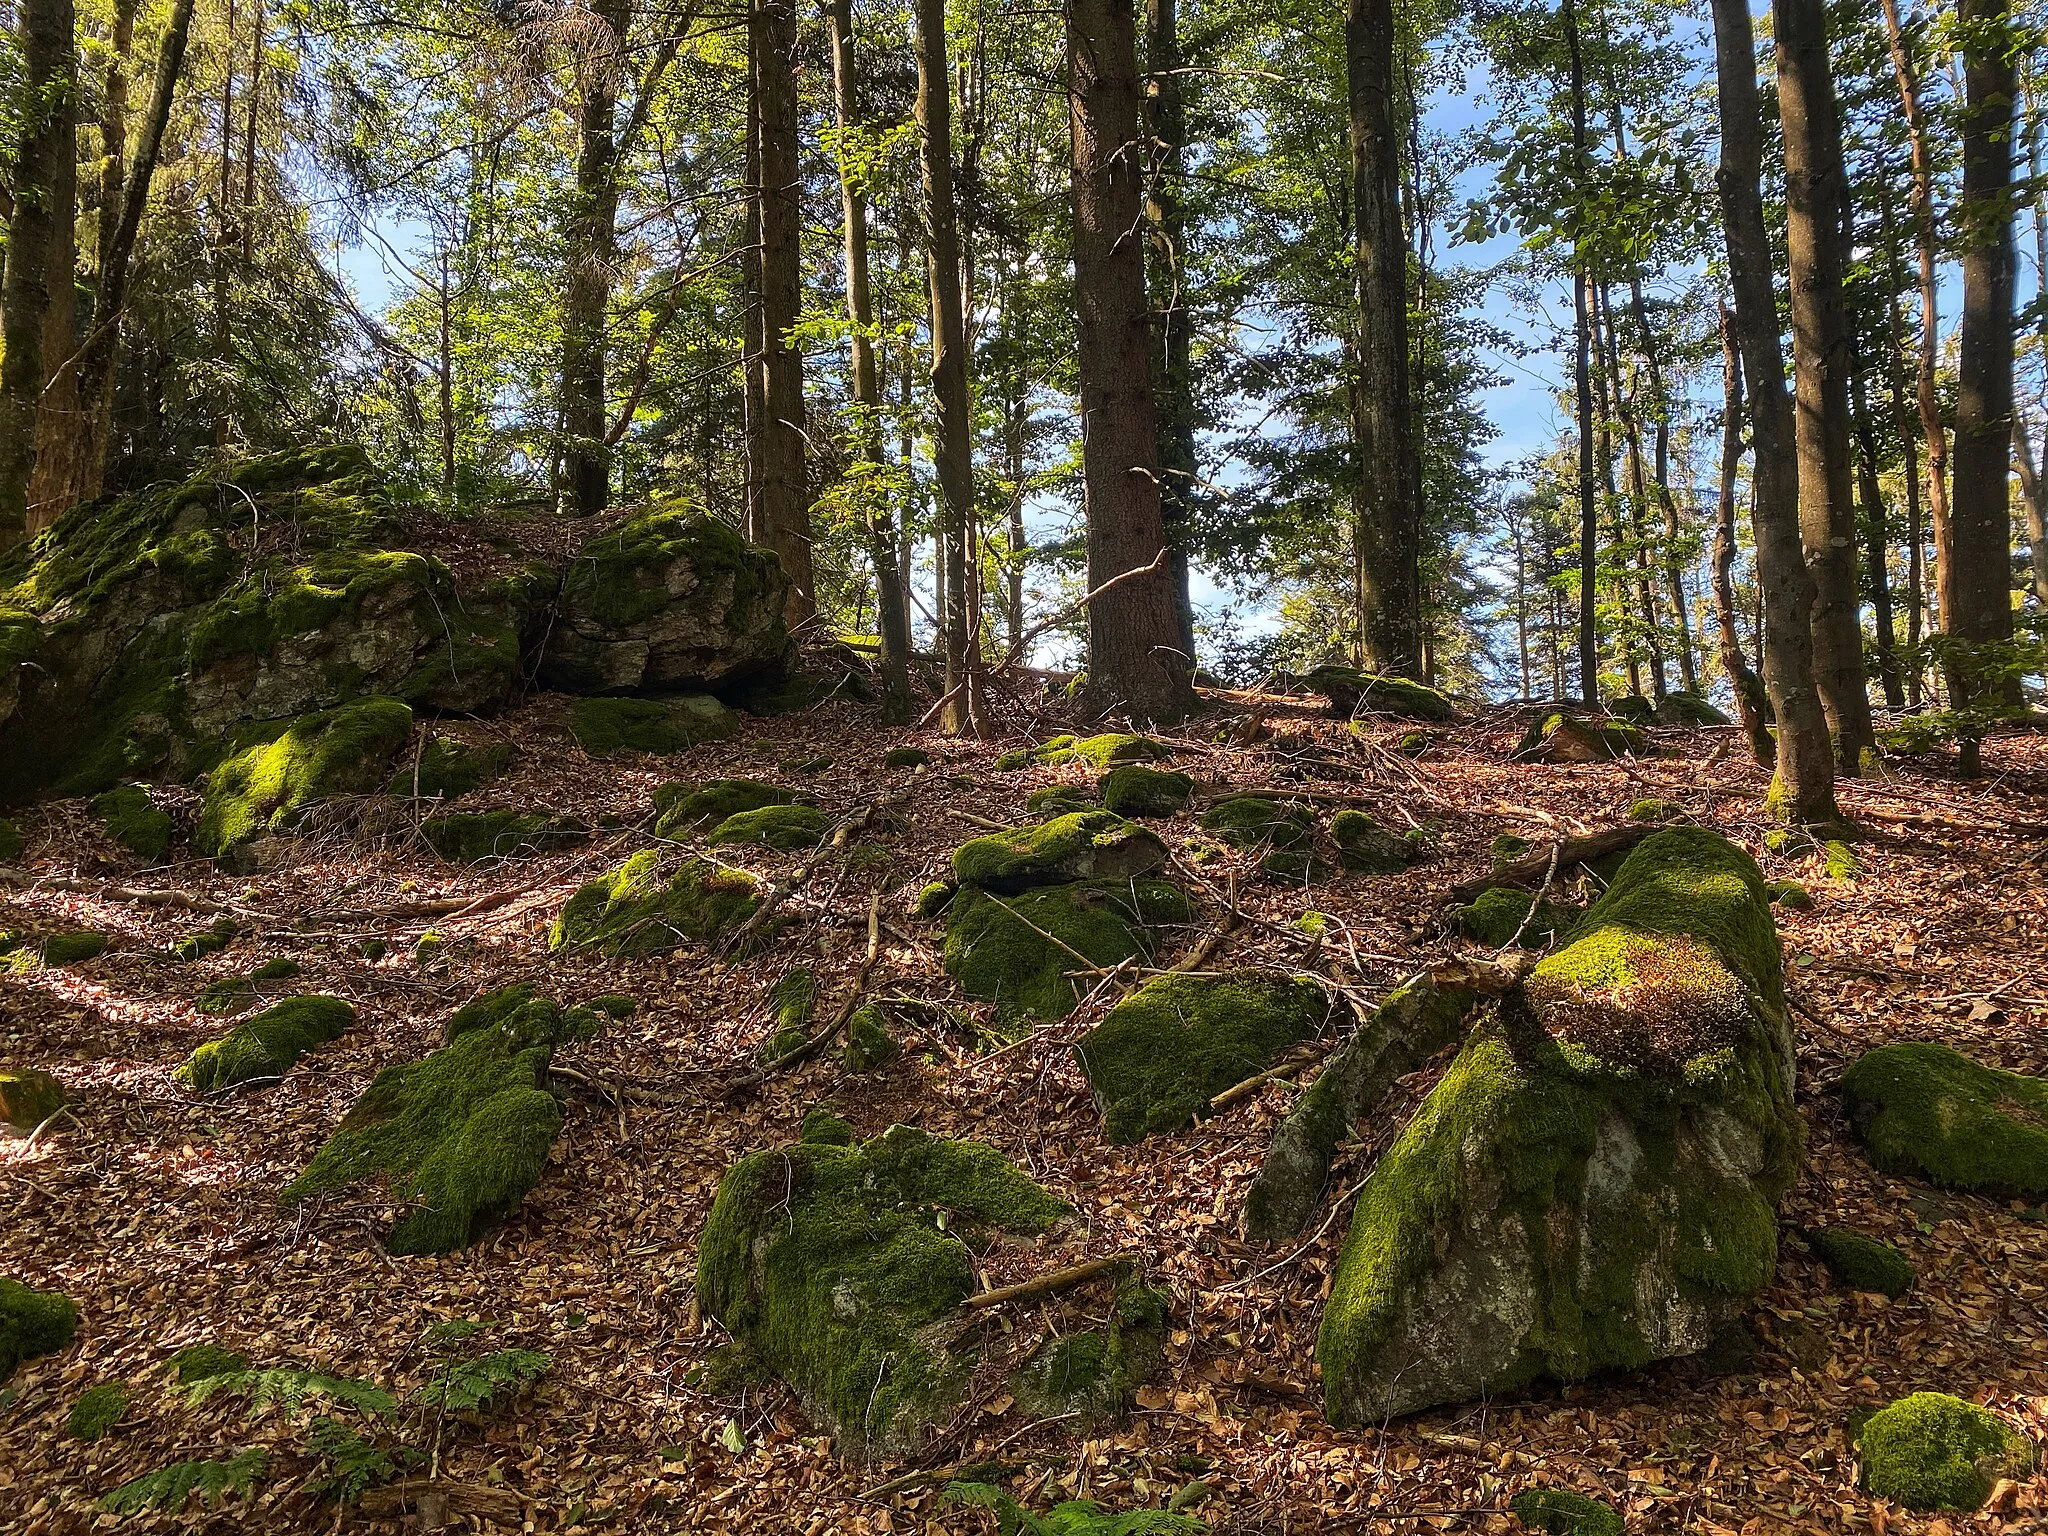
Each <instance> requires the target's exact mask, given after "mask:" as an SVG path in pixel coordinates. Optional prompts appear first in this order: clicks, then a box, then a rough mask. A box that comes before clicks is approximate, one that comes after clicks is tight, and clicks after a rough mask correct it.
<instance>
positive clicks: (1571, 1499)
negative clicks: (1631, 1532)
mask: <svg viewBox="0 0 2048 1536" xmlns="http://www.w3.org/2000/svg"><path fill="white" fill-rule="evenodd" d="M1508 1507H1509V1508H1510V1509H1512V1510H1513V1511H1514V1512H1515V1518H1516V1519H1517V1520H1519V1521H1521V1522H1522V1524H1523V1525H1525V1526H1527V1527H1528V1528H1529V1529H1530V1530H1532V1531H1544V1532H1547V1533H1548V1536H1622V1532H1623V1530H1624V1527H1623V1525H1622V1523H1621V1516H1620V1515H1619V1514H1617V1513H1615V1510H1614V1506H1613V1505H1611V1504H1606V1503H1603V1502H1602V1501H1601V1500H1599V1499H1594V1498H1588V1497H1587V1496H1586V1495H1585V1494H1583V1493H1573V1492H1572V1491H1571V1490H1570V1489H1568V1488H1525V1489H1523V1490H1522V1491H1521V1492H1520V1493H1518V1494H1516V1495H1515V1497H1514V1499H1513V1501H1512V1502H1511V1503H1510V1504H1509V1505H1508Z"/></svg>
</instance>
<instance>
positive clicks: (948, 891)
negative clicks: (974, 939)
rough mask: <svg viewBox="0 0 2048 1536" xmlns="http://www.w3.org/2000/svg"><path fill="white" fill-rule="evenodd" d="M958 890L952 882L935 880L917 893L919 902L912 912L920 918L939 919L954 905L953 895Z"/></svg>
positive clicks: (914, 905)
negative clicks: (939, 916) (942, 913)
mask: <svg viewBox="0 0 2048 1536" xmlns="http://www.w3.org/2000/svg"><path fill="white" fill-rule="evenodd" d="M957 890H959V887H958V886H957V885H954V884H952V883H951V882H950V881H946V880H933V881H931V882H929V883H928V884H927V885H926V886H925V888H924V889H923V890H921V891H919V892H918V893H917V900H916V902H915V903H913V904H912V906H911V909H910V910H911V912H912V913H913V914H914V915H916V916H918V917H922V918H934V917H937V916H938V915H939V914H940V913H941V912H943V911H945V910H946V908H947V907H948V906H950V905H951V904H952V901H953V893H954V892H955V891H957Z"/></svg>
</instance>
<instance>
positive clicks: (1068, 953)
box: [945, 879, 1194, 1019]
mask: <svg viewBox="0 0 2048 1536" xmlns="http://www.w3.org/2000/svg"><path fill="white" fill-rule="evenodd" d="M1193 917H1194V908H1193V906H1192V905H1191V904H1190V903H1189V901H1188V898H1187V896H1186V894H1185V893H1184V892H1182V891H1181V890H1180V889H1179V888H1178V887H1176V886H1172V885H1168V884H1166V883H1165V882H1164V881H1162V880H1145V879H1134V880H1104V881H1101V882H1083V883H1081V884H1077V885H1047V886H1039V887H1037V888H1035V889H1032V890H1028V891H1024V892H1023V893H1021V894H1019V895H1016V896H996V895H992V894H990V893H989V892H986V891H981V890H977V889H975V888H974V887H972V886H963V887H961V889H960V890H959V892H958V893H957V894H956V895H955V896H954V897H953V900H952V901H951V902H950V903H949V904H948V905H947V907H946V950H945V955H946V970H947V972H948V973H949V974H951V975H952V977H953V978H954V979H955V980H956V981H958V982H959V983H960V990H961V991H963V992H965V993H966V994H967V995H968V996H969V997H973V998H979V999H981V1000H982V1001H984V1002H991V1003H994V1004H996V1005H997V1008H998V1011H999V1012H1001V1013H1003V1014H1005V1015H1007V1016H1011V1017H1018V1016H1029V1017H1032V1018H1039V1019H1063V1018H1065V1017H1066V1016H1067V1015H1068V1014H1070V1013H1072V1012H1073V1011H1074V1008H1075V1006H1076V1004H1077V1003H1078V1002H1079V1001H1080V996H1079V992H1077V990H1076V982H1075V979H1074V978H1072V977H1070V976H1069V975H1068V972H1070V971H1075V970H1081V969H1083V959H1085V962H1086V964H1087V965H1095V966H1101V967H1104V968H1105V969H1106V968H1108V967H1111V966H1114V965H1117V964H1119V963H1121V962H1123V961H1125V960H1131V959H1137V958H1144V959H1147V960H1150V959H1152V958H1154V957H1155V956H1156V955H1157V953H1158V946H1159V936H1158V934H1157V933H1156V931H1155V929H1156V927H1157V926H1158V925H1162V924H1170V923H1185V922H1189V921H1191V920H1192V919H1193ZM1047 935H1051V937H1050V938H1048V937H1047ZM1055 941H1057V942H1055ZM1077 956H1079V957H1082V958H1079V959H1077V958H1076V957H1077ZM1092 980H1093V978H1092V977H1089V976H1087V975H1085V974H1084V975H1083V976H1082V977H1081V978H1080V986H1081V988H1082V989H1083V990H1085V989H1086V987H1087V985H1088V984H1089V983H1090V982H1091V981H1092Z"/></svg>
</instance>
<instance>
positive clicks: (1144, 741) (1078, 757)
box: [995, 731, 1173, 773]
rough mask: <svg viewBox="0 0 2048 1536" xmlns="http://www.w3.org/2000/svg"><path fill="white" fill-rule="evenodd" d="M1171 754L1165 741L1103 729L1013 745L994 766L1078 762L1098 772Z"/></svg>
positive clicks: (1057, 765) (1007, 767)
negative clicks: (1096, 733)
mask: <svg viewBox="0 0 2048 1536" xmlns="http://www.w3.org/2000/svg"><path fill="white" fill-rule="evenodd" d="M1171 756H1173V748H1171V747H1169V746H1167V745H1166V743H1165V742H1162V741H1154V740H1153V739H1152V738H1151V737H1149V736H1134V735H1132V734H1131V733H1130V732H1128V731H1105V732H1104V733H1103V734H1102V735H1100V736H1054V737H1052V738H1051V739H1050V740H1047V741H1043V742H1040V743H1039V744H1038V745H1037V746H1035V747H1016V748H1013V749H1012V750H1010V751H1008V752H1005V753H1003V754H1001V755H1000V756H999V757H997V758H996V760H995V766H996V767H997V768H1000V769H1004V770H1010V769H1016V768H1029V767H1032V766H1034V765H1037V766H1045V767H1055V768H1056V767H1060V766H1063V765H1065V764H1068V763H1080V764H1083V765H1085V766H1087V767H1090V768H1093V769H1095V770H1096V771H1097V772H1098V773H1100V772H1104V771H1106V770H1108V769H1110V768H1114V767H1115V766H1116V765H1117V764H1119V763H1156V762H1158V761H1160V760H1161V759H1162V758H1168V757H1171Z"/></svg>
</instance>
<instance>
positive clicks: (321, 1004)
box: [176, 997, 356, 1093]
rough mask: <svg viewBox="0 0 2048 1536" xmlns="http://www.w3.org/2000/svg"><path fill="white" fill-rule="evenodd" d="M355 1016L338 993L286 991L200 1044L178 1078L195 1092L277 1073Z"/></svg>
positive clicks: (337, 1034) (337, 1032) (333, 1036)
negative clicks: (308, 994)
mask: <svg viewBox="0 0 2048 1536" xmlns="http://www.w3.org/2000/svg"><path fill="white" fill-rule="evenodd" d="M355 1018H356V1011H355V1009H354V1008H352V1007H350V1006H349V1004H347V1003H345V1002H343V1001H342V1000H341V999H340V998H338V997H288V998H286V999H285V1000H284V1001H283V1002H281V1003H277V1004H275V1005H274V1006H272V1007H269V1008H266V1009H264V1010H263V1012H261V1013H259V1014H255V1015H254V1016H252V1017H250V1018H246V1019H244V1020H242V1022H241V1023H239V1024H237V1025H236V1026H235V1027H234V1028H233V1029H231V1030H229V1031H228V1032H227V1034H226V1035H224V1036H222V1037H221V1038H220V1039H218V1040H209V1041H208V1042H207V1043H206V1044H205V1045H202V1046H200V1047H199V1049H197V1050H196V1051H194V1052H193V1053H192V1054H191V1055H190V1056H188V1057H187V1058H186V1059H185V1062H184V1064H183V1065H182V1066H180V1067H179V1068H178V1071H177V1074H176V1075H177V1078H178V1081H179V1082H181V1083H183V1084H185V1085H186V1086H187V1087H188V1088H190V1089H192V1090H193V1092H195V1093H214V1092H217V1091H218V1090H220V1089H223V1088H232V1087H233V1086H235V1085H236V1084H237V1083H244V1082H247V1081H249V1079H251V1078H256V1077H276V1076H281V1075H282V1074H284V1073H286V1072H289V1071H290V1070H291V1069H292V1066H293V1065H294V1064H295V1063H296V1062H297V1061H298V1059H299V1058H300V1057H301V1056H303V1055H305V1053H306V1052H307V1051H310V1050H312V1049H313V1048H314V1047H315V1046H319V1045H325V1044H326V1043H327V1042H328V1041H330V1040H336V1039H339V1038H340V1037H341V1034H342V1032H343V1031H344V1030H346V1029H347V1028H348V1027H349V1026H350V1025H351V1024H353V1023H354V1022H355Z"/></svg>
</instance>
